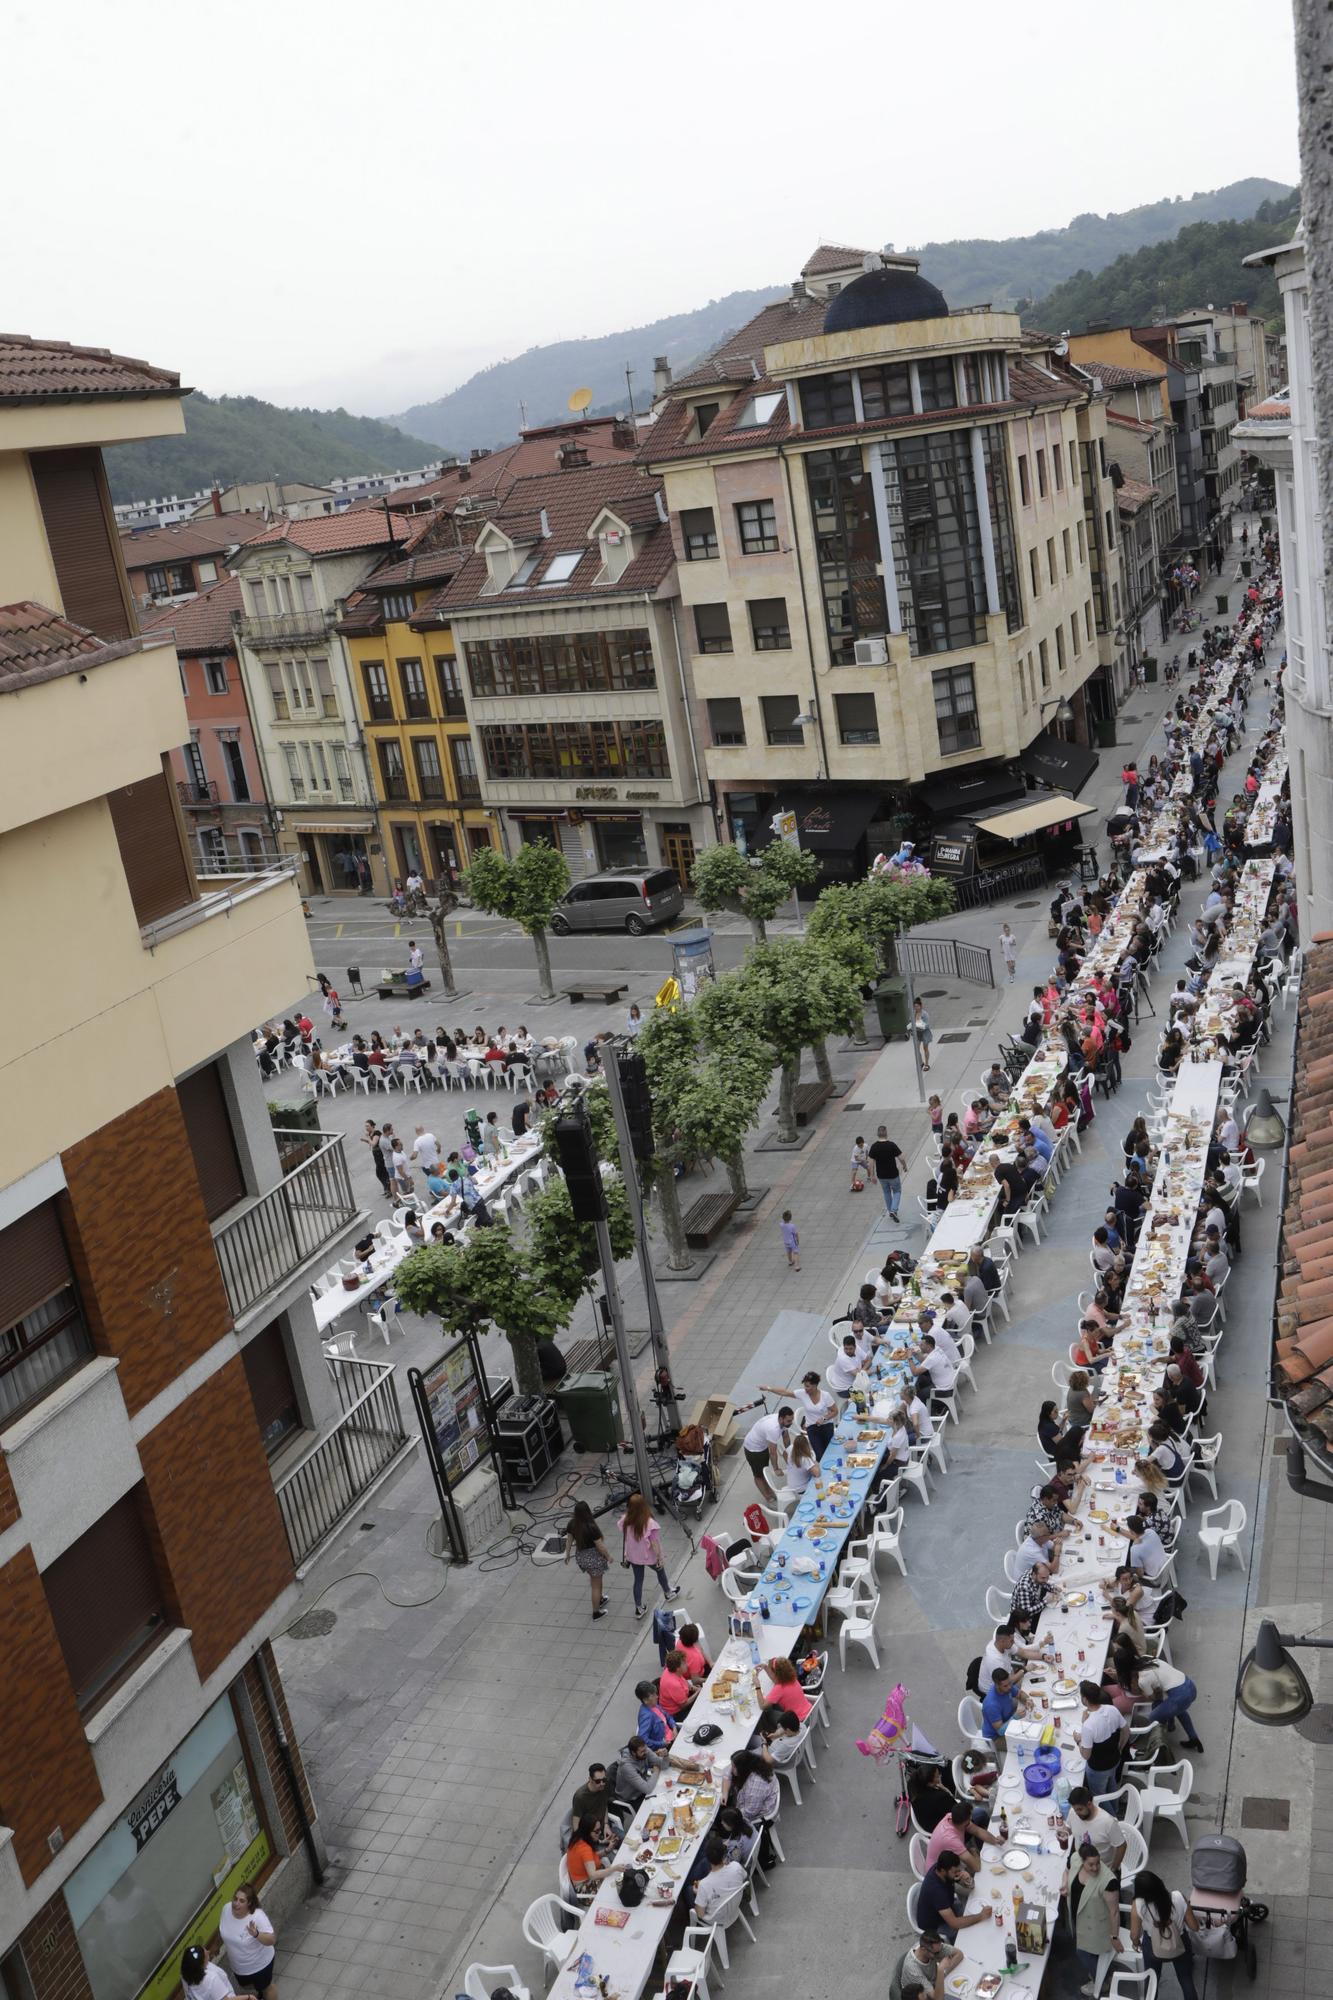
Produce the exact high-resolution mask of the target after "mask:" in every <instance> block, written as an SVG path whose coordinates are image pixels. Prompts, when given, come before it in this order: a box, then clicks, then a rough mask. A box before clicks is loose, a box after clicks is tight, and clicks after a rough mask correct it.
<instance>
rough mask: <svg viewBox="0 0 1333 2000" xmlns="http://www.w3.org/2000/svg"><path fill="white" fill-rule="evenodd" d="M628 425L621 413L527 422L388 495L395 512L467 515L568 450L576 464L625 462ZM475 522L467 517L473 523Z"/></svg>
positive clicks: (551, 468)
mask: <svg viewBox="0 0 1333 2000" xmlns="http://www.w3.org/2000/svg"><path fill="white" fill-rule="evenodd" d="M636 442H637V440H636V437H635V433H634V427H633V425H632V424H629V423H627V422H626V421H625V420H624V418H622V417H570V418H568V419H566V420H565V421H564V422H562V423H557V424H533V425H530V426H527V427H525V428H524V429H523V430H521V431H520V432H519V434H518V436H517V438H515V440H514V442H513V443H512V444H503V445H497V446H496V447H495V449H494V450H492V451H484V450H481V449H477V450H474V451H471V452H469V454H468V456H467V457H466V458H462V459H459V460H457V461H456V462H455V463H454V464H452V465H442V466H441V467H440V469H439V471H438V473H437V475H436V476H435V477H434V478H433V479H429V480H427V481H426V483H425V484H424V485H422V486H410V487H406V488H404V489H402V490H401V491H400V492H399V493H397V494H395V496H394V503H393V504H394V508H395V510H396V511H397V512H398V513H401V514H429V513H434V512H436V511H438V510H440V509H442V508H443V509H445V510H447V511H448V512H450V513H457V514H458V515H459V517H460V520H461V521H462V522H463V523H464V524H466V522H467V520H468V519H469V517H472V516H475V515H478V514H486V513H490V512H492V511H493V510H494V508H495V507H496V506H497V505H498V503H499V502H500V501H501V500H503V499H504V497H505V495H506V493H508V491H509V489H510V487H511V486H512V485H513V483H514V481H515V480H516V479H536V478H540V477H541V476H542V475H543V474H544V473H548V472H557V471H559V470H560V468H561V466H562V465H563V464H564V462H565V460H566V459H567V458H568V457H569V455H570V453H571V452H572V453H576V454H581V457H578V458H577V459H576V461H575V462H576V463H578V464H582V465H626V464H628V463H629V461H630V459H631V458H632V457H633V455H634V451H635V446H636ZM478 525H479V523H477V522H476V521H475V520H474V521H473V528H474V532H475V528H476V527H477V526H478Z"/></svg>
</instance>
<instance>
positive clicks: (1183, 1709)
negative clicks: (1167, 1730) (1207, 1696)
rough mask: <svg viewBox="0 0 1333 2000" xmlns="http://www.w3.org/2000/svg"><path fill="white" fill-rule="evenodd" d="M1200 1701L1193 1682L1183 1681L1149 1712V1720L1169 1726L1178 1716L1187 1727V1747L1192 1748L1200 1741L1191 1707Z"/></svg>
mask: <svg viewBox="0 0 1333 2000" xmlns="http://www.w3.org/2000/svg"><path fill="white" fill-rule="evenodd" d="M1198 1699H1199V1690H1198V1689H1197V1688H1196V1687H1195V1685H1194V1683H1193V1681H1191V1680H1183V1681H1182V1682H1181V1684H1180V1686H1179V1687H1176V1688H1171V1689H1170V1690H1169V1691H1168V1692H1167V1694H1165V1695H1164V1696H1163V1698H1162V1699H1161V1701H1159V1702H1158V1703H1157V1704H1156V1706H1155V1707H1153V1708H1150V1709H1149V1710H1148V1720H1149V1722H1164V1723H1167V1724H1168V1725H1169V1724H1170V1722H1171V1719H1172V1717H1173V1716H1177V1715H1178V1716H1179V1717H1180V1719H1181V1721H1182V1722H1183V1723H1184V1725H1185V1730H1186V1736H1185V1742H1186V1747H1187V1748H1188V1747H1191V1746H1192V1745H1194V1744H1195V1743H1197V1742H1198V1740H1199V1737H1198V1732H1197V1730H1196V1729H1195V1727H1194V1719H1193V1717H1192V1716H1191V1714H1190V1709H1191V1707H1192V1706H1193V1704H1194V1703H1195V1702H1196V1701H1197V1700H1198Z"/></svg>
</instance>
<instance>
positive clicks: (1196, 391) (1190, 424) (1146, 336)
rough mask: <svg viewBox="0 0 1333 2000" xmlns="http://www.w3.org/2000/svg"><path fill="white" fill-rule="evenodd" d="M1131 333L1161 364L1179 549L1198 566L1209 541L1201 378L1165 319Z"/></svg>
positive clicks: (1198, 567)
mask: <svg viewBox="0 0 1333 2000" xmlns="http://www.w3.org/2000/svg"><path fill="white" fill-rule="evenodd" d="M1133 337H1134V339H1135V341H1136V342H1137V343H1138V344H1139V346H1140V347H1142V348H1143V349H1145V351H1146V352H1147V353H1149V354H1151V355H1154V356H1155V357H1156V358H1157V360H1158V361H1160V362H1162V364H1163V365H1164V366H1165V369H1166V391H1167V397H1168V400H1169V403H1170V411H1171V421H1172V423H1173V424H1174V425H1175V433H1176V438H1175V443H1176V500H1177V504H1178V506H1179V510H1180V542H1179V550H1180V554H1181V555H1182V556H1184V557H1187V558H1188V559H1189V561H1190V562H1191V563H1192V564H1193V566H1194V567H1195V568H1196V569H1198V570H1199V571H1200V572H1202V569H1203V567H1204V563H1205V561H1206V560H1207V559H1208V557H1209V554H1210V551H1209V547H1208V492H1207V487H1206V485H1205V483H1204V464H1203V378H1202V376H1201V375H1200V373H1199V371H1198V369H1197V368H1192V367H1187V366H1186V365H1185V363H1184V362H1183V361H1182V360H1181V357H1180V338H1179V334H1178V332H1177V329H1176V328H1175V327H1174V326H1172V325H1171V324H1170V323H1169V322H1167V323H1166V324H1165V325H1162V326H1136V327H1135V328H1134V329H1133Z"/></svg>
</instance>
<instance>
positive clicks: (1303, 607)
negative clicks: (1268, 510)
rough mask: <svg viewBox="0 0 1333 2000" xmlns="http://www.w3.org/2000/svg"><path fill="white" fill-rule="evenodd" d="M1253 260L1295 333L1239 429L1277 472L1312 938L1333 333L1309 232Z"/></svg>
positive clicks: (1321, 756) (1323, 708)
mask: <svg viewBox="0 0 1333 2000" xmlns="http://www.w3.org/2000/svg"><path fill="white" fill-rule="evenodd" d="M1246 261H1247V262H1249V263H1264V264H1268V265H1269V266H1271V268H1272V271H1273V275H1274V276H1275V278H1276V279H1277V285H1278V291H1279V293H1280V294H1281V297H1282V306H1283V311H1284V315H1285V318H1286V328H1287V339H1286V347H1287V359H1288V361H1289V362H1290V365H1291V381H1290V382H1289V384H1288V385H1287V388H1286V390H1285V391H1283V392H1282V393H1280V394H1279V395H1277V396H1272V397H1268V398H1267V399H1266V400H1265V401H1264V402H1262V403H1258V404H1256V405H1254V406H1253V407H1252V408H1251V410H1250V411H1249V414H1248V415H1247V416H1246V417H1245V419H1244V420H1243V422H1241V423H1239V424H1237V426H1236V431H1235V437H1236V443H1237V445H1238V446H1239V447H1242V448H1243V449H1244V450H1245V451H1247V452H1249V453H1251V454H1252V455H1253V456H1254V457H1255V458H1257V459H1258V460H1259V462H1260V464H1261V465H1264V466H1266V467H1267V468H1268V470H1269V471H1270V472H1271V473H1272V475H1273V478H1274V482H1275V486H1276V492H1277V528H1278V539H1279V541H1280V543H1281V547H1282V597H1283V613H1284V619H1285V623H1284V627H1283V642H1284V644H1285V646H1286V650H1287V671H1286V675H1285V677H1284V681H1283V688H1284V692H1285V695H1286V729H1287V760H1288V764H1289V767H1290V770H1291V809H1292V843H1293V844H1292V855H1293V859H1294V861H1295V864H1296V885H1297V889H1298V892H1299V901H1300V911H1301V933H1302V937H1303V938H1304V939H1306V940H1308V939H1310V938H1314V937H1318V936H1319V934H1320V933H1321V932H1322V933H1327V932H1330V931H1333V679H1331V678H1330V670H1329V630H1328V590H1329V575H1328V552H1327V549H1326V546H1325V537H1324V527H1323V523H1324V518H1325V508H1326V507H1327V506H1328V505H1329V504H1330V499H1329V496H1328V494H1327V493H1326V492H1325V491H1324V490H1323V488H1322V484H1321V482H1322V478H1323V463H1322V462H1323V459H1324V457H1325V456H1326V454H1325V453H1323V452H1322V451H1321V449H1320V440H1321V438H1322V436H1323V435H1325V433H1324V432H1323V430H1322V428H1321V427H1322V424H1323V422H1324V421H1325V420H1326V419H1328V418H1333V411H1325V410H1324V409H1323V408H1321V403H1320V394H1321V391H1320V385H1319V381H1318V378H1317V377H1316V374H1315V369H1314V365H1313V360H1314V345H1315V341H1316V338H1317V336H1318V335H1319V334H1321V333H1322V334H1323V337H1324V339H1325V340H1327V332H1326V330H1325V329H1322V328H1321V327H1320V324H1319V320H1320V315H1321V314H1322V313H1323V312H1324V311H1325V308H1324V306H1323V303H1322V301H1321V300H1320V299H1319V298H1318V295H1317V288H1316V287H1315V286H1313V285H1312V283H1311V278H1310V269H1309V262H1308V248H1307V243H1306V232H1305V226H1304V225H1302V227H1301V229H1300V230H1299V231H1298V232H1297V234H1296V236H1295V237H1294V238H1293V239H1292V240H1291V241H1290V242H1289V243H1279V244H1276V245H1275V246H1274V247H1273V248H1272V249H1271V250H1262V251H1260V252H1259V253H1258V254H1257V255H1256V256H1255V257H1252V258H1248V259H1247V260H1246Z"/></svg>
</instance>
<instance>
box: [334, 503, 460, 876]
mask: <svg viewBox="0 0 1333 2000" xmlns="http://www.w3.org/2000/svg"><path fill="white" fill-rule="evenodd" d="M476 531H477V530H476V522H475V519H474V518H472V519H470V518H469V516H468V515H467V514H464V515H463V516H461V517H459V516H457V515H456V514H455V513H454V512H453V511H452V510H451V509H449V508H448V507H444V506H441V507H440V508H439V509H438V510H437V511H435V512H434V513H430V514H427V515H425V516H423V517H421V518H420V519H417V520H414V521H412V522H411V523H410V527H409V533H408V536H407V539H406V541H405V542H404V544H403V552H402V554H401V556H388V557H386V558H385V559H384V560H383V561H382V562H381V563H380V565H379V567H378V568H377V569H374V570H372V571H371V573H370V575H369V576H368V577H367V578H366V580H365V583H364V584H363V585H362V586H361V588H360V590H358V591H357V592H355V593H354V595H353V596H352V597H351V598H350V599H349V601H348V604H347V609H346V611H345V613H344V615H343V617H342V619H341V620H340V622H339V625H338V631H339V634H340V635H341V638H342V641H343V644H344V645H345V646H346V648H347V655H348V660H349V663H350V668H351V676H352V686H353V687H354V689H355V690H356V698H357V701H358V703H359V705H360V711H361V716H362V722H363V727H364V731H365V739H366V752H367V755H368V757H369V760H370V773H371V779H372V782H373V784H374V787H375V795H376V800H377V804H378V809H379V824H380V843H381V845H382V847H383V850H384V853H385V855H386V857H387V859H388V864H389V871H390V874H391V875H393V876H395V877H396V878H397V879H398V880H399V881H404V880H406V878H407V877H408V876H409V875H414V874H415V875H420V876H422V877H423V878H424V879H425V881H426V882H427V884H428V886H429V887H430V888H431V890H432V891H437V890H447V889H456V888H457V886H458V882H459V877H460V875H461V873H462V871H463V870H464V869H465V868H466V867H467V865H468V863H469V861H470V860H471V859H472V856H473V855H474V854H476V853H477V851H478V850H479V849H480V848H482V847H491V846H493V845H494V844H495V833H494V827H495V817H494V814H493V813H492V812H489V811H487V809H486V808H485V807H484V806H483V805H482V803H481V780H480V778H479V776H478V772H477V760H476V752H475V750H474V748H473V744H472V739H471V736H470V734H469V732H468V719H467V703H466V700H465V698H464V694H463V681H462V667H461V664H460V662H459V659H458V655H457V652H456V650H455V647H454V636H453V631H452V628H451V626H450V623H449V616H448V613H447V612H446V611H445V610H444V609H443V600H444V594H445V591H446V589H447V587H448V585H449V583H450V582H451V581H452V580H453V578H454V577H455V576H456V575H457V574H458V572H459V570H460V569H461V568H462V565H463V563H464V561H465V560H466V557H467V555H468V553H469V552H470V549H471V546H472V537H473V536H474V535H475V534H476Z"/></svg>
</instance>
